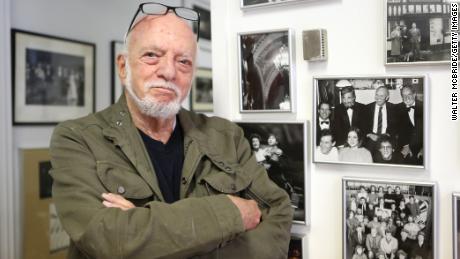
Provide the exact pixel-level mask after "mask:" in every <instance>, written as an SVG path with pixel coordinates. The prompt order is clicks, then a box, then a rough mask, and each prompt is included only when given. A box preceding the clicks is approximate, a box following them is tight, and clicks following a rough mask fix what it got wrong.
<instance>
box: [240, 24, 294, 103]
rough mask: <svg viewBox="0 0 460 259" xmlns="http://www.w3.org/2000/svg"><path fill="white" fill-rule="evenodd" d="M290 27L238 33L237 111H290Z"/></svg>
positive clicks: (292, 49) (291, 44)
mask: <svg viewBox="0 0 460 259" xmlns="http://www.w3.org/2000/svg"><path fill="white" fill-rule="evenodd" d="M292 35H293V32H292V30H291V29H282V30H273V31H265V32H251V33H239V34H238V47H239V48H238V49H239V50H238V52H239V64H240V69H239V76H240V77H239V79H240V112H291V111H293V100H294V98H293V92H292V88H293V87H292V86H293V85H294V82H293V80H294V71H295V69H294V63H295V62H294V61H293V57H294V55H293V51H294V46H293V40H292V37H293V36H292Z"/></svg>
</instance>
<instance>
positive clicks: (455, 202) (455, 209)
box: [452, 192, 460, 259]
mask: <svg viewBox="0 0 460 259" xmlns="http://www.w3.org/2000/svg"><path fill="white" fill-rule="evenodd" d="M452 230H453V231H452V234H453V241H454V242H453V245H452V247H453V248H454V259H460V193H458V192H456V193H453V194H452Z"/></svg>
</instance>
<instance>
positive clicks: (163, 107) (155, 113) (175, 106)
mask: <svg viewBox="0 0 460 259" xmlns="http://www.w3.org/2000/svg"><path fill="white" fill-rule="evenodd" d="M125 87H126V90H127V92H128V94H129V96H130V97H131V98H132V99H133V100H134V103H135V104H136V106H137V107H138V109H139V111H140V112H141V113H142V114H144V115H147V116H149V117H154V118H156V117H160V118H170V117H172V116H174V115H176V114H177V113H179V110H180V108H181V94H180V91H179V87H178V86H177V85H176V84H174V83H171V82H167V81H164V80H156V81H150V82H147V83H145V85H144V89H145V90H148V89H150V88H155V87H161V88H166V89H171V90H173V91H174V92H175V94H176V98H175V99H174V100H172V101H169V102H160V101H158V100H156V99H155V98H154V97H148V96H146V97H144V98H142V99H141V98H139V97H138V96H137V95H136V93H135V92H134V90H133V87H132V78H131V68H130V66H129V64H128V62H127V61H126V86H125Z"/></svg>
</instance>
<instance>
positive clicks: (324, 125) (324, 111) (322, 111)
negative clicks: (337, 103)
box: [316, 102, 333, 146]
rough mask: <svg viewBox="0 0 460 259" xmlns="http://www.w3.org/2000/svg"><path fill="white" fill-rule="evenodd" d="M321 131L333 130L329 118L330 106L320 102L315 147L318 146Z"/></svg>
mask: <svg viewBox="0 0 460 259" xmlns="http://www.w3.org/2000/svg"><path fill="white" fill-rule="evenodd" d="M322 130H331V131H332V130H333V121H332V118H331V104H329V103H328V102H321V103H320V104H319V105H318V117H317V119H316V132H317V134H316V145H317V146H318V145H319V144H320V140H321V139H320V137H321V134H320V133H321V131H322Z"/></svg>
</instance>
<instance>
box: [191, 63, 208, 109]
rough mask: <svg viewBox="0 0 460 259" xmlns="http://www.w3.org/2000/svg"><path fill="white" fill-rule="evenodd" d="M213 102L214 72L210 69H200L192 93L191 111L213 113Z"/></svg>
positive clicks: (196, 74)
mask: <svg viewBox="0 0 460 259" xmlns="http://www.w3.org/2000/svg"><path fill="white" fill-rule="evenodd" d="M212 100H213V97H212V71H211V69H208V68H198V69H197V71H196V73H195V81H193V85H192V91H191V93H190V110H192V111H196V112H212V111H213V101H212Z"/></svg>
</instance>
